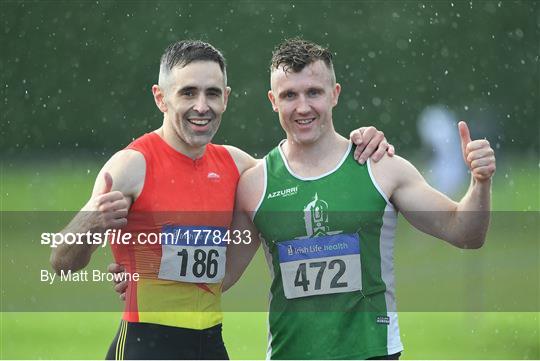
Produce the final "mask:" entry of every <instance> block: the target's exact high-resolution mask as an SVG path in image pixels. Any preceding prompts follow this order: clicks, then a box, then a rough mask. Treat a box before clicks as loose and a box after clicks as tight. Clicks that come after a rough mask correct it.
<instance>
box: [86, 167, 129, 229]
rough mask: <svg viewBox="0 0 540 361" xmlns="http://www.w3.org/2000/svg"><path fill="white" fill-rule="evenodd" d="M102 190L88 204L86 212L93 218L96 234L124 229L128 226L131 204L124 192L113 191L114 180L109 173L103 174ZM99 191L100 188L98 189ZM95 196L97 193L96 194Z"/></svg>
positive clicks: (93, 227)
mask: <svg viewBox="0 0 540 361" xmlns="http://www.w3.org/2000/svg"><path fill="white" fill-rule="evenodd" d="M103 181H104V184H103V186H102V187H101V190H100V191H99V192H98V193H97V195H95V196H94V197H93V198H92V199H90V202H88V204H87V206H86V207H85V210H86V211H88V212H89V214H88V216H89V217H91V218H92V224H93V226H92V227H91V228H92V230H93V231H94V232H104V231H106V230H107V229H117V228H122V227H125V226H126V225H127V218H126V217H127V215H128V208H129V204H128V201H127V200H126V198H125V197H124V195H123V194H122V192H120V191H113V190H112V187H113V178H112V176H111V174H110V173H109V172H105V173H103ZM98 189H99V188H98ZM94 194H95V193H94Z"/></svg>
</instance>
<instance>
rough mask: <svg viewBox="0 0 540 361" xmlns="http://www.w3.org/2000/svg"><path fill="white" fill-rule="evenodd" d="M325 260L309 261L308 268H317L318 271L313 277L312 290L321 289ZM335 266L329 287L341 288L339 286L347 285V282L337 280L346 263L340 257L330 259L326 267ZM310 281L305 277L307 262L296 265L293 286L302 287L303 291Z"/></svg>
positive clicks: (342, 272)
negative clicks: (313, 286)
mask: <svg viewBox="0 0 540 361" xmlns="http://www.w3.org/2000/svg"><path fill="white" fill-rule="evenodd" d="M326 265H327V261H322V262H310V263H309V268H319V271H318V272H317V277H316V278H315V288H314V290H320V289H321V283H322V278H323V274H324V271H325V270H326ZM336 266H337V268H338V271H337V273H336V274H335V275H334V277H333V278H332V281H331V282H330V288H341V287H347V282H339V280H340V278H341V276H343V274H344V273H345V269H346V264H345V262H344V261H343V260H341V259H334V260H332V261H330V263H329V264H328V269H334V268H335V267H336ZM310 283H311V282H310V281H309V280H308V278H307V264H306V263H300V264H299V265H298V269H297V270H296V276H295V277H294V286H295V287H302V289H303V290H304V292H307V291H308V286H309V285H310Z"/></svg>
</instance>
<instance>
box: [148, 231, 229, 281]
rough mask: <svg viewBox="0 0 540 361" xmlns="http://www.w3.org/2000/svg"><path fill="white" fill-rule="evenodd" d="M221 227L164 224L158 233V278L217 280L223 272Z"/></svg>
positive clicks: (223, 237) (224, 243)
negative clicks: (159, 240)
mask: <svg viewBox="0 0 540 361" xmlns="http://www.w3.org/2000/svg"><path fill="white" fill-rule="evenodd" d="M227 232H228V230H227V229H226V228H224V227H211V226H169V225H167V226H164V227H163V230H162V232H161V250H162V256H161V264H160V268H159V275H158V277H159V278H160V279H165V280H172V281H181V282H191V283H218V282H220V281H221V280H222V279H223V276H224V275H225V255H226V250H227V242H226V240H225V235H226V234H227Z"/></svg>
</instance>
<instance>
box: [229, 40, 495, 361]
mask: <svg viewBox="0 0 540 361" xmlns="http://www.w3.org/2000/svg"><path fill="white" fill-rule="evenodd" d="M340 91H341V87H340V85H339V84H338V83H336V78H335V74H334V69H333V64H332V55H331V53H330V52H329V51H328V50H327V49H325V48H323V47H321V46H319V45H316V44H313V43H310V42H307V41H304V40H301V39H292V40H287V41H285V42H284V43H282V44H281V45H279V46H278V47H277V48H276V49H275V51H274V53H273V57H272V62H271V90H270V91H269V92H268V97H269V99H270V102H271V103H272V107H273V109H274V111H275V112H277V113H278V115H279V121H280V123H281V126H282V128H283V129H284V130H285V133H286V134H287V139H286V140H284V141H283V142H281V143H280V144H279V145H278V146H277V147H276V148H275V149H273V150H272V151H271V152H270V153H269V154H268V155H267V156H266V157H265V159H264V161H263V162H260V163H259V164H258V165H257V166H255V167H254V168H251V169H249V170H247V171H246V172H245V173H244V174H243V175H242V177H241V178H240V181H239V185H238V190H237V197H236V206H235V208H236V212H237V214H236V215H235V227H238V228H242V229H249V230H250V231H251V233H252V234H258V233H259V232H260V234H261V239H260V241H259V240H256V241H255V242H253V243H252V244H250V245H248V246H244V245H242V246H229V248H228V251H227V276H226V279H225V284H224V288H228V287H230V286H231V285H232V284H234V282H235V281H236V280H237V279H238V278H239V277H240V276H241V274H242V272H243V271H244V269H245V267H246V266H247V264H248V263H249V261H250V260H251V257H252V256H253V254H254V252H255V251H256V249H257V248H258V245H259V242H262V243H263V246H264V248H265V251H266V253H267V259H268V261H269V266H270V269H271V274H272V285H271V289H270V293H271V297H270V300H271V301H270V314H269V332H270V337H269V345H268V357H270V358H272V359H398V358H399V356H400V353H401V351H402V350H403V346H402V344H401V340H400V335H399V327H398V321H397V314H396V307H395V288H394V273H393V244H394V233H395V232H394V231H395V228H396V223H397V212H398V211H399V212H402V214H403V215H404V217H405V218H406V219H407V221H408V222H409V223H411V224H412V225H413V226H414V227H416V228H418V229H419V230H421V231H423V232H425V233H428V234H431V235H433V236H435V237H438V238H440V239H443V240H445V241H447V242H449V243H450V244H452V245H454V246H456V247H460V248H479V247H481V246H482V244H483V243H484V239H485V235H486V232H487V228H488V224H489V210H490V192H491V177H492V175H493V173H494V172H495V157H494V152H493V149H491V147H490V146H489V143H488V141H487V140H474V141H472V140H471V138H470V135H469V130H468V128H467V125H466V124H465V123H464V122H461V123H460V124H459V133H460V137H461V144H462V152H463V157H464V161H465V163H466V164H467V166H468V167H469V169H470V171H471V175H472V179H471V186H470V188H469V190H468V191H467V193H466V195H465V196H464V197H463V198H462V199H461V200H460V201H459V202H454V201H452V200H451V199H449V198H448V197H446V196H445V195H444V194H441V193H439V192H438V191H436V190H435V189H433V188H431V187H430V186H429V185H428V184H427V183H426V182H425V180H424V179H423V177H422V176H421V174H420V173H419V172H418V171H417V170H416V168H415V167H414V166H413V165H412V164H411V163H409V162H407V161H406V160H405V159H403V158H400V157H397V156H396V157H392V158H391V157H383V159H381V160H380V161H379V162H378V163H375V162H371V161H368V162H367V163H366V164H364V165H359V164H357V163H356V162H355V161H354V158H353V149H352V145H351V143H350V141H349V140H347V139H346V138H344V137H342V136H341V135H339V134H338V133H336V131H335V130H334V125H333V117H332V109H333V108H334V107H335V106H336V105H337V103H338V98H339V94H340ZM315 312H316V313H315Z"/></svg>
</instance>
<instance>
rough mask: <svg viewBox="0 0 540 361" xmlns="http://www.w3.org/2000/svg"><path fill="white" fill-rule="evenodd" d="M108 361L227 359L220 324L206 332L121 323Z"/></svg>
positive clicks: (205, 330)
mask: <svg viewBox="0 0 540 361" xmlns="http://www.w3.org/2000/svg"><path fill="white" fill-rule="evenodd" d="M106 359H107V360H139V359H146V360H164V359H165V360H186V359H189V360H228V359H229V355H227V350H226V349H225V344H224V343H223V338H222V336H221V324H219V325H216V326H214V327H210V328H207V329H204V330H193V329H189V328H181V327H171V326H164V325H157V324H153V323H142V322H127V321H124V320H122V322H121V323H120V329H119V330H118V332H117V333H116V336H115V338H114V340H113V342H112V344H111V347H110V348H109V352H107V357H106Z"/></svg>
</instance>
